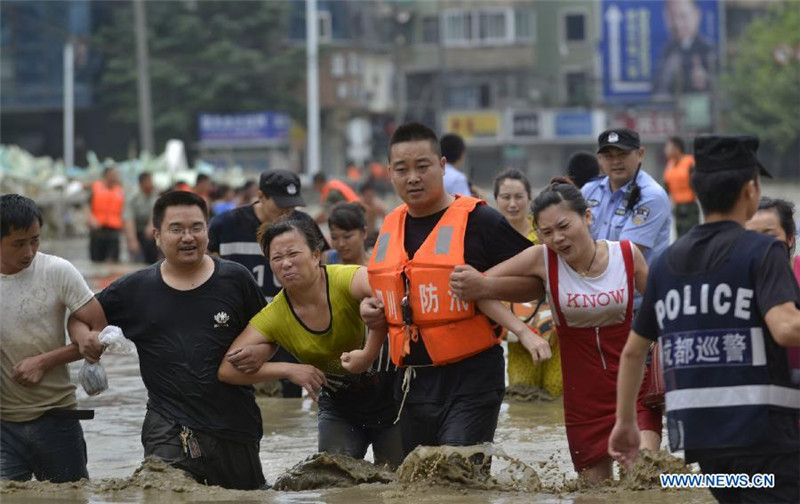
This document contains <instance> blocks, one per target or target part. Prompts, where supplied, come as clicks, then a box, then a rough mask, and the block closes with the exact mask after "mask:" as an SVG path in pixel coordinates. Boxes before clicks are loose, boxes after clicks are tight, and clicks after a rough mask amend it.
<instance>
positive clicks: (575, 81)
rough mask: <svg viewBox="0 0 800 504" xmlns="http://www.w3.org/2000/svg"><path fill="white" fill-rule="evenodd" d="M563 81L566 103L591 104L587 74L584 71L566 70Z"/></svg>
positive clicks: (571, 104)
mask: <svg viewBox="0 0 800 504" xmlns="http://www.w3.org/2000/svg"><path fill="white" fill-rule="evenodd" d="M564 81H565V82H564V89H565V90H566V97H565V98H566V100H565V101H566V105H569V106H588V105H591V96H590V86H589V84H590V82H589V75H588V74H587V73H586V72H584V71H574V72H567V73H565V74H564Z"/></svg>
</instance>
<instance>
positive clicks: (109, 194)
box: [92, 180, 125, 229]
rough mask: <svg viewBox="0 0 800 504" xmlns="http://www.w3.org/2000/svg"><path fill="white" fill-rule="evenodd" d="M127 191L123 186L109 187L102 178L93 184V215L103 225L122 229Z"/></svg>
mask: <svg viewBox="0 0 800 504" xmlns="http://www.w3.org/2000/svg"><path fill="white" fill-rule="evenodd" d="M124 206H125V193H124V192H123V191H122V186H119V185H118V186H115V187H114V188H113V189H109V188H108V186H107V185H106V184H105V183H103V181H102V180H98V181H96V182H95V183H94V184H92V215H93V216H94V218H95V219H96V220H97V222H99V223H100V225H101V226H102V227H107V228H111V229H122V209H123V207H124Z"/></svg>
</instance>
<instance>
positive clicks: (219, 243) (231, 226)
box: [208, 169, 330, 397]
mask: <svg viewBox="0 0 800 504" xmlns="http://www.w3.org/2000/svg"><path fill="white" fill-rule="evenodd" d="M301 189H302V186H301V184H300V178H299V177H298V176H297V174H296V173H294V172H292V171H289V170H281V169H276V170H267V171H265V172H263V173H262V174H261V177H260V178H259V183H258V200H257V201H256V202H255V203H253V204H252V205H247V206H243V207H239V208H236V209H234V210H231V211H229V212H225V213H223V214H220V215H217V216H216V217H214V218H213V219H211V224H210V225H209V229H208V251H209V252H210V253H211V254H212V255H218V256H219V257H222V258H223V259H228V260H230V261H234V262H237V263H239V264H241V265H243V266H245V267H246V268H247V269H249V270H250V272H251V273H253V276H254V277H255V279H256V283H257V284H258V286H259V288H260V289H261V292H262V293H264V296H265V297H266V298H267V302H270V301H272V298H273V297H275V295H276V294H277V293H278V292H280V290H281V285H280V283H278V280H277V279H276V278H275V276H274V275H273V274H272V269H271V268H270V265H269V260H267V258H266V257H264V253H263V252H262V251H261V246H260V245H259V244H258V239H257V235H258V229H259V228H260V227H261V226H264V225H269V224H272V223H274V222H277V221H279V220H281V219H292V220H298V221H304V222H308V223H310V225H311V227H312V228H313V229H314V230H315V232H316V234H317V239H318V240H319V243H322V244H323V248H322V250H323V251H325V250H328V249H329V248H330V247H329V246H328V242H327V241H325V238H324V237H323V236H322V231H320V229H319V226H317V223H316V222H314V219H312V218H311V216H310V215H308V214H306V213H303V212H300V211H298V210H295V207H298V206H304V205H305V204H306V203H305V200H304V199H303V196H302V195H301V194H300V193H301ZM272 360H273V361H275V362H291V363H295V364H296V363H297V359H295V358H294V356H292V354H290V353H289V352H287V351H286V350H284V349H283V348H279V349H278V351H277V352H276V353H275V355H273V356H272ZM281 387H282V389H283V397H300V396H301V395H302V389H301V388H300V387H299V386H297V385H295V384H294V383H292V382H290V381H289V380H281Z"/></svg>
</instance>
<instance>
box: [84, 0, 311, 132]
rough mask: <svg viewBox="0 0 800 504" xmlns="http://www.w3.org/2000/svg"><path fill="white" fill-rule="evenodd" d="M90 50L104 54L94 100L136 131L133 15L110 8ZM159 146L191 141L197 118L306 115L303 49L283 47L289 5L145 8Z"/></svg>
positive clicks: (155, 5)
mask: <svg viewBox="0 0 800 504" xmlns="http://www.w3.org/2000/svg"><path fill="white" fill-rule="evenodd" d="M115 4H116V5H115V6H114V11H113V22H112V23H111V25H109V26H106V27H104V28H103V29H102V30H100V31H99V33H98V35H97V37H96V39H95V41H94V42H95V43H96V45H97V46H98V47H99V48H101V50H102V51H103V53H104V54H105V62H106V65H105V69H104V71H103V73H102V75H101V77H100V82H99V87H98V90H97V91H98V92H97V95H98V99H99V101H100V103H101V104H102V106H103V107H104V108H105V109H106V110H107V111H108V113H109V114H111V116H112V117H113V118H114V119H115V120H116V121H119V122H121V123H123V124H125V125H130V126H135V125H137V124H138V121H139V116H138V98H137V80H136V79H137V66H136V45H135V34H134V23H133V8H132V5H131V4H130V3H126V4H120V3H116V2H115ZM145 4H146V11H147V29H148V45H149V50H150V78H151V83H150V86H151V90H152V91H151V93H152V98H153V104H152V108H153V127H154V134H155V140H156V145H157V146H163V145H164V143H165V142H166V140H168V139H170V138H180V139H183V140H184V141H187V142H192V141H194V140H196V138H197V114H199V113H201V112H209V113H237V112H253V111H260V110H272V111H278V112H285V113H288V114H290V115H291V116H292V117H293V118H295V119H302V118H303V117H304V115H305V108H304V107H305V105H304V100H303V96H304V91H303V83H304V79H305V72H304V68H305V66H304V54H305V49H304V48H303V47H292V46H290V45H288V44H287V43H286V42H285V41H286V38H287V33H288V29H287V26H288V15H289V13H288V7H289V3H288V2H249V1H245V2H242V1H239V2H229V1H200V2H181V1H169V2H145Z"/></svg>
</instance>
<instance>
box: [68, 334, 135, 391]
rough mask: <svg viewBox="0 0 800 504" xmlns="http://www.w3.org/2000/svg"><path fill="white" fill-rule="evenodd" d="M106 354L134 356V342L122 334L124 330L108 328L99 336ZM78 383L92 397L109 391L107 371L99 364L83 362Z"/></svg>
mask: <svg viewBox="0 0 800 504" xmlns="http://www.w3.org/2000/svg"><path fill="white" fill-rule="evenodd" d="M98 339H99V340H100V343H102V344H103V347H104V348H105V351H106V352H111V353H113V354H120V355H123V354H132V353H133V352H134V351H135V350H136V346H135V345H134V344H133V342H132V341H131V340H129V339H127V338H126V337H125V335H124V334H122V329H120V328H119V327H117V326H111V325H110V326H106V328H105V329H103V330H102V331H101V332H100V335H99V336H98ZM78 381H79V382H80V384H81V387H83V390H85V391H86V393H87V394H89V395H90V396H94V395H97V394H99V393H100V392H102V391H104V390H106V389H108V377H107V376H106V370H105V368H104V367H103V365H102V364H100V363H99V362H95V363H89V362H87V361H83V367H81V370H80V371H79V372H78Z"/></svg>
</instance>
